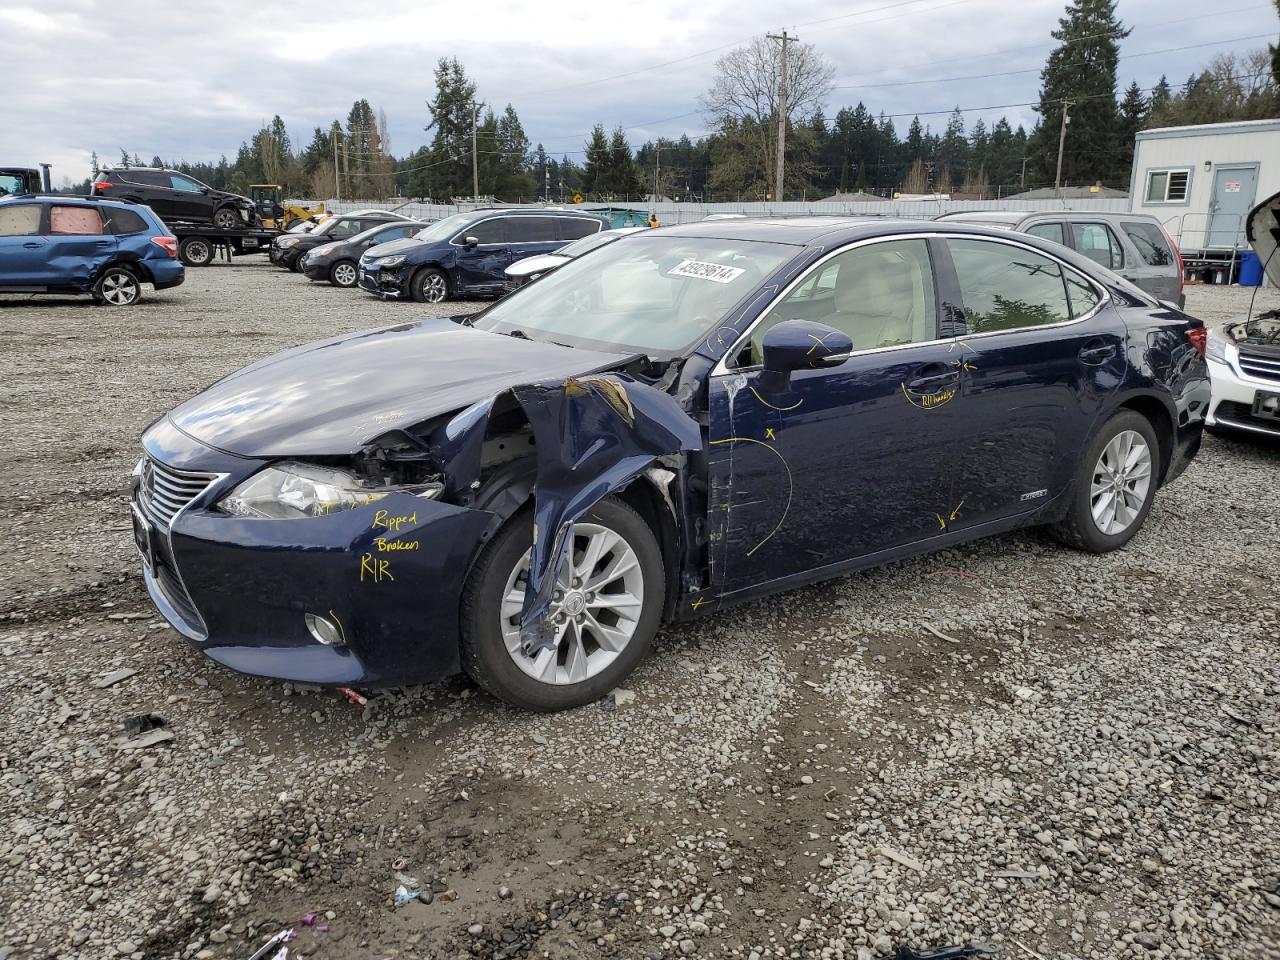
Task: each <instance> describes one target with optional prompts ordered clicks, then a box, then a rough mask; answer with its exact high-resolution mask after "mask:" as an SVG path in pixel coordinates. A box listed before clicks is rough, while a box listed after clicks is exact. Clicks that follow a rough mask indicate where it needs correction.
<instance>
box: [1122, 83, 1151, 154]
mask: <svg viewBox="0 0 1280 960" xmlns="http://www.w3.org/2000/svg"><path fill="white" fill-rule="evenodd" d="M1149 108H1150V105H1149V104H1148V103H1147V98H1146V97H1144V96H1143V95H1142V88H1141V87H1140V86H1138V81H1137V80H1134V81H1133V82H1132V83H1130V84H1129V87H1128V89H1126V90H1125V92H1124V99H1123V100H1121V101H1120V136H1121V137H1122V138H1123V139H1122V141H1121V143H1120V159H1121V161H1122V162H1123V163H1124V166H1125V167H1132V166H1133V148H1134V138H1135V137H1136V136H1137V135H1138V131H1139V130H1141V129H1142V125H1143V124H1144V123H1145V122H1146V119H1147V110H1148V109H1149Z"/></svg>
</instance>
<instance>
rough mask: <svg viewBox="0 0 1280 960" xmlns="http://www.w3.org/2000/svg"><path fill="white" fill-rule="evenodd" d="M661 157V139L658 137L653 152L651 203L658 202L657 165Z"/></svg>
mask: <svg viewBox="0 0 1280 960" xmlns="http://www.w3.org/2000/svg"><path fill="white" fill-rule="evenodd" d="M661 157H662V138H661V137H659V138H658V141H657V143H656V144H655V149H654V151H653V202H654V203H657V202H658V163H659V161H660V159H661Z"/></svg>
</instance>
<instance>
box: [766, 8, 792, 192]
mask: <svg viewBox="0 0 1280 960" xmlns="http://www.w3.org/2000/svg"><path fill="white" fill-rule="evenodd" d="M767 36H768V38H769V39H770V40H781V41H782V71H781V73H780V74H779V75H778V159H777V163H776V166H777V170H775V171H774V174H775V176H774V183H775V186H774V188H773V199H774V200H775V201H777V202H779V203H781V202H782V184H783V180H784V177H785V173H786V169H785V168H786V162H787V44H788V43H793V42H794V41H796V40H798V39H799V38H798V37H791V36H788V35H787V31H785V30H783V31H782V36H778V35H777V34H774V33H770V34H767Z"/></svg>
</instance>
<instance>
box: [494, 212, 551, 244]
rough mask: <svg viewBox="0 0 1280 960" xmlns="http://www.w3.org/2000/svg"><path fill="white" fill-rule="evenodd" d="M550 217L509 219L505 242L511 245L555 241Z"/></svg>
mask: <svg viewBox="0 0 1280 960" xmlns="http://www.w3.org/2000/svg"><path fill="white" fill-rule="evenodd" d="M557 239H558V238H557V236H556V221H555V220H554V219H553V218H552V217H509V218H508V219H507V240H508V241H509V242H511V243H547V242H553V241H555V240H557Z"/></svg>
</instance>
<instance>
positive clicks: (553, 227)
mask: <svg viewBox="0 0 1280 960" xmlns="http://www.w3.org/2000/svg"><path fill="white" fill-rule="evenodd" d="M608 229H609V223H608V221H607V220H605V219H604V217H600V216H596V215H594V214H590V213H578V212H577V211H568V210H555V209H550V208H544V209H539V210H527V209H526V210H476V211H474V212H473V213H456V214H454V215H453V216H452V217H446V218H445V219H444V220H441V221H439V222H438V223H433V224H431V226H429V227H427V228H426V229H425V230H423V231H422V232H421V233H418V234H415V235H414V236H412V237H409V238H406V239H404V240H393V241H392V242H391V243H380V244H378V246H376V247H370V248H369V249H368V250H366V251H365V252H364V254H363V255H362V256H361V257H360V268H359V274H358V275H359V282H360V286H361V287H362V288H364V289H365V290H367V291H368V292H369V293H372V294H374V295H376V296H379V297H399V298H402V299H406V300H407V299H409V298H410V297H412V298H413V299H414V300H417V301H419V302H420V303H440V302H441V301H442V300H448V299H450V298H452V297H463V296H468V295H473V294H478V295H482V296H483V295H494V296H501V295H502V294H503V293H505V292H506V276H505V275H504V273H503V271H505V270H506V269H507V267H509V266H511V264H513V263H515V262H516V261H517V260H523V259H524V258H525V257H532V256H534V255H535V254H539V253H555V252H556V251H557V250H559V249H560V248H561V247H563V246H564V245H565V244H566V243H569V242H570V241H571V240H580V239H582V238H583V237H588V236H590V235H591V234H593V233H599V232H600V231H602V230H608Z"/></svg>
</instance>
